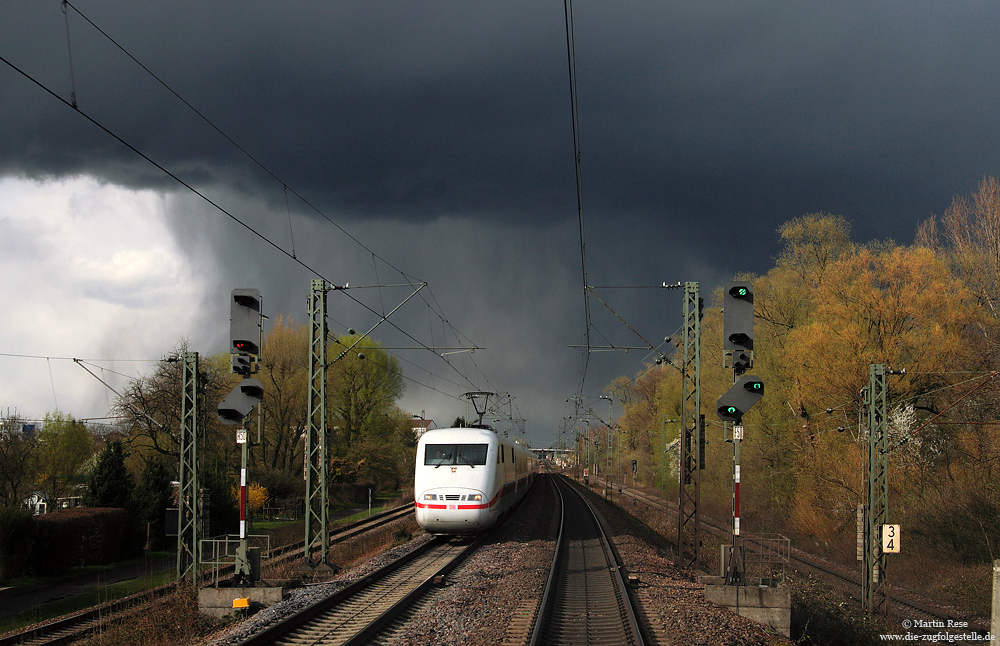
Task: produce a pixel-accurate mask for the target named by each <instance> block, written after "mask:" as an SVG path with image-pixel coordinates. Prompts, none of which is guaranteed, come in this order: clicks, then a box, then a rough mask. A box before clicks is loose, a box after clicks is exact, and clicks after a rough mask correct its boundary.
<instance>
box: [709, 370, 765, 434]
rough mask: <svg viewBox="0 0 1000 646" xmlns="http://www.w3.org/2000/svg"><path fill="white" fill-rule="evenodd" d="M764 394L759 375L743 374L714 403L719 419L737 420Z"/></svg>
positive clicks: (726, 420)
mask: <svg viewBox="0 0 1000 646" xmlns="http://www.w3.org/2000/svg"><path fill="white" fill-rule="evenodd" d="M763 396H764V382H763V381H762V380H761V378H760V377H757V376H754V375H745V376H743V377H741V378H740V380H739V381H737V382H736V383H735V384H733V386H732V388H730V389H729V390H727V391H726V394H724V395H723V396H722V397H719V401H718V402H717V404H716V411H717V412H718V415H719V419H721V420H722V421H724V422H737V423H738V422H739V421H740V420H741V419H743V415H745V414H746V412H747V411H748V410H750V408H751V407H752V406H753V405H754V404H756V403H757V402H758V401H760V398H761V397H763Z"/></svg>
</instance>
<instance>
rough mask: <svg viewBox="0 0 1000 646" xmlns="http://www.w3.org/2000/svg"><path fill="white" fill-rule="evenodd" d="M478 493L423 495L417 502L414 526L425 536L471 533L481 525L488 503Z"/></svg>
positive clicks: (445, 492) (483, 496)
mask: <svg viewBox="0 0 1000 646" xmlns="http://www.w3.org/2000/svg"><path fill="white" fill-rule="evenodd" d="M485 498H486V497H485V495H484V494H483V493H482V492H481V491H472V490H463V491H459V490H454V489H446V490H435V491H425V492H424V493H423V494H421V495H420V496H419V497H418V498H417V523H419V524H420V526H421V527H423V528H424V529H426V530H427V531H429V532H446V533H461V532H472V531H475V530H477V529H479V528H480V527H481V526H482V525H483V521H484V519H485V518H486V516H487V513H488V507H489V505H488V501H486V499H485Z"/></svg>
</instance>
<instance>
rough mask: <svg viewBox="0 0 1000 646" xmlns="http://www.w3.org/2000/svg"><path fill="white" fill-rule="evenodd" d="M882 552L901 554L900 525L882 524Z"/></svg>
mask: <svg viewBox="0 0 1000 646" xmlns="http://www.w3.org/2000/svg"><path fill="white" fill-rule="evenodd" d="M882 552H883V553H886V554H899V525H882Z"/></svg>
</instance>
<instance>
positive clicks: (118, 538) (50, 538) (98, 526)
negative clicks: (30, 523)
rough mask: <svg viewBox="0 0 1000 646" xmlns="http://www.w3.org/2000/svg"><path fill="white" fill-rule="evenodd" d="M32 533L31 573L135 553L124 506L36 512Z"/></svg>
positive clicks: (132, 529)
mask: <svg viewBox="0 0 1000 646" xmlns="http://www.w3.org/2000/svg"><path fill="white" fill-rule="evenodd" d="M33 535H34V536H33V540H32V543H33V548H34V549H33V551H32V554H31V574H34V575H37V576H47V575H53V574H59V573H62V572H65V571H66V570H68V569H70V568H73V567H79V566H83V565H104V564H107V563H112V562H114V561H120V560H122V559H128V558H132V557H134V556H137V555H138V550H137V546H138V545H139V541H138V540H137V536H136V532H135V523H134V522H132V520H131V518H130V515H129V514H128V513H127V512H126V510H124V509H104V508H91V507H83V508H80V509H60V510H57V511H54V512H51V513H49V514H44V515H42V516H38V517H37V518H36V519H35V523H34V532H33Z"/></svg>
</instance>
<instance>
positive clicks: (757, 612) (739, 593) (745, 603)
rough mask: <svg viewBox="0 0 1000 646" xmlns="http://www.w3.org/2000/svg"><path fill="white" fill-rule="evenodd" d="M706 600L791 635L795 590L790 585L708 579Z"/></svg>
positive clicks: (788, 635) (787, 635)
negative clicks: (725, 582) (759, 585)
mask: <svg viewBox="0 0 1000 646" xmlns="http://www.w3.org/2000/svg"><path fill="white" fill-rule="evenodd" d="M705 578H709V577H705ZM712 578H718V579H721V577H712ZM705 600H706V601H710V602H712V603H714V604H718V605H720V606H725V607H727V608H729V609H730V610H732V611H733V612H735V613H736V614H738V615H740V616H743V617H746V618H747V619H749V620H751V621H756V622H757V623H759V624H764V625H765V626H770V627H771V628H774V629H775V630H776V631H777V632H779V633H781V634H782V635H784V636H785V637H791V630H792V593H791V590H789V589H788V588H785V587H775V588H765V587H755V586H745V585H723V584H722V583H719V584H712V583H708V582H706V584H705Z"/></svg>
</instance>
